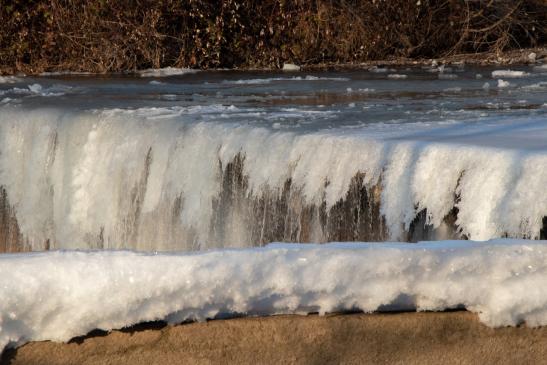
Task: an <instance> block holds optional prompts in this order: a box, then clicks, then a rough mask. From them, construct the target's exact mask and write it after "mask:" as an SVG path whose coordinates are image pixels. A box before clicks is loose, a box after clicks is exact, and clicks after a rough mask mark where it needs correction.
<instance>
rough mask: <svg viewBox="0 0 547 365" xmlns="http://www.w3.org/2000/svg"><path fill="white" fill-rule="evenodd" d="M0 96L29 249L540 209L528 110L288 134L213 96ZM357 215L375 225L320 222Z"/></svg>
mask: <svg viewBox="0 0 547 365" xmlns="http://www.w3.org/2000/svg"><path fill="white" fill-rule="evenodd" d="M2 108H3V110H2V116H1V118H2V123H1V124H0V185H1V186H2V187H3V189H5V193H6V195H5V196H4V201H3V204H4V206H9V207H12V208H13V209H12V211H14V212H15V213H14V214H15V217H16V220H17V224H18V227H17V229H18V232H20V234H21V236H22V237H23V238H22V239H21V241H22V242H25V243H27V244H29V245H30V248H32V249H43V248H44V247H46V248H47V247H49V248H94V247H95V248H135V249H162V250H164V249H175V250H182V249H200V248H201V249H203V248H210V247H225V246H236V247H244V246H251V245H255V244H257V243H264V242H271V241H278V240H281V239H283V240H288V241H312V242H313V241H314V242H318V241H330V240H349V239H352V240H364V239H363V238H362V237H365V239H366V240H384V239H391V240H405V239H406V238H405V237H406V233H405V232H407V231H408V230H409V229H410V228H411V225H412V222H413V220H414V219H415V217H416V216H417V215H418V213H420V212H422V213H424V212H425V213H424V214H425V216H424V222H425V223H427V224H428V225H430V226H431V227H433V228H435V229H436V230H437V231H436V232H437V233H436V236H435V237H434V238H437V239H443V238H444V239H446V238H451V237H453V235H452V234H451V233H450V232H448V233H443V232H446V230H447V228H446V227H445V226H446V224H445V217H447V216H449V215H450V214H452V213H451V212H453V209H454V207H456V208H457V209H458V212H457V221H456V222H455V224H456V225H457V227H458V229H459V230H460V234H462V235H465V236H467V237H468V238H471V239H475V240H486V239H490V238H497V237H503V236H510V237H517V238H518V237H527V238H539V236H540V231H541V229H542V227H543V226H542V224H543V223H542V218H543V217H545V216H547V195H546V194H545V186H547V168H545V167H546V166H547V123H545V120H544V119H543V118H542V117H537V118H535V119H534V118H533V117H526V118H523V119H518V118H516V119H515V118H506V119H499V120H497V121H496V122H495V124H491V122H484V123H474V124H459V123H457V122H451V123H448V124H446V125H444V126H443V125H440V126H437V127H435V128H432V127H431V126H429V125H427V124H420V123H414V124H413V123H407V124H403V125H399V126H398V127H397V128H392V127H391V126H389V125H383V124H371V125H369V126H368V127H363V128H361V129H360V130H353V129H349V130H343V129H342V130H333V131H329V130H325V131H316V132H310V133H304V134H301V133H296V132H291V131H284V130H275V129H274V130H272V129H266V128H260V127H255V126H246V125H240V124H230V123H216V122H215V123H213V122H211V123H210V122H207V121H206V119H205V120H204V119H203V118H205V117H206V116H207V115H209V114H208V113H210V112H212V111H215V112H216V113H220V115H221V116H222V115H223V114H226V115H228V116H229V115H238V113H240V110H239V109H238V108H236V107H233V106H223V105H210V106H207V107H202V106H195V107H170V108H139V109H125V110H122V109H112V110H102V111H95V112H79V111H67V110H60V109H51V108H43V109H39V108H38V109H33V110H27V109H21V108H20V107H18V106H9V105H8V106H3V107H2ZM291 110H292V109H287V111H282V113H296V111H294V110H292V111H291ZM230 113H232V114H230ZM196 115H200V116H201V118H202V119H201V121H197V122H194V121H193V118H195V116H196ZM217 115H218V114H217ZM287 184H289V185H287ZM361 187H362V188H363V189H366V193H361V192H360V191H361V190H355V189H361ZM352 189H353V190H352ZM349 191H356V192H355V194H358V195H355V194H354V195H348V194H349ZM352 194H353V193H352ZM363 194H365V195H363ZM6 199H7V200H6ZM351 199H354V200H352V201H351ZM362 199H366V200H365V201H364V203H363V200H362ZM344 201H350V203H351V204H354V205H355V206H359V204H368V205H366V206H365V207H364V208H362V209H364V211H362V212H361V213H359V214H360V216H359V217H355V216H353V214H354V213H352V212H353V211H352V210H343V209H346V208H344V205H343V204H345V203H344ZM341 204H342V205H341ZM374 204H378V208H377V209H379V211H375V210H374V209H376V208H375V205H374ZM314 207H316V208H314ZM341 209H342V210H341ZM347 209H353V208H347ZM321 212H325V213H321ZM344 212H347V213H344ZM10 214H11V213H10ZM322 214H327V216H326V218H322V217H324V216H322ZM340 214H342V215H340ZM343 214H349V216H344V215H343ZM380 214H381V215H382V216H383V218H381V219H380ZM374 217H376V218H377V220H376V221H373V220H372V219H373V218H374ZM331 218H332V219H331ZM357 218H359V219H361V220H363V219H364V220H365V223H366V224H372V225H374V224H376V225H377V226H381V227H380V228H378V229H383V228H382V227H385V229H386V230H387V233H386V236H383V235H382V234H381V233H379V234H377V235H368V236H367V235H364V236H363V235H361V236H359V235H357V236H348V235H338V234H332V235H331V234H330V233H329V232H330V231H329V230H331V231H332V232H338V231H339V228H337V227H342V226H340V224H347V223H348V222H349V223H351V222H352V220H353V219H357ZM369 218H370V219H369ZM6 219H8V218H6ZM10 219H11V218H10ZM306 219H307V220H306ZM321 219H327V221H326V222H324V221H321ZM367 219H369V220H368V221H367ZM264 222H267V223H268V222H269V223H268V224H266V223H264ZM304 222H307V223H306V224H307V226H304ZM367 222H368V223H367ZM352 227H353V226H352ZM352 227H349V229H350V230H353V229H358V227H353V228H352ZM365 228H366V227H365ZM365 228H363V229H365ZM373 228H374V227H373ZM376 228H377V227H376ZM340 229H344V227H342V228H340ZM359 229H360V228H359ZM349 233H351V232H349ZM420 237H423V236H418V237H417V239H420ZM426 237H428V236H426Z"/></svg>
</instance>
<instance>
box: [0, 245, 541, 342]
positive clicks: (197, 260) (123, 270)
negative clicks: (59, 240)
mask: <svg viewBox="0 0 547 365" xmlns="http://www.w3.org/2000/svg"><path fill="white" fill-rule="evenodd" d="M546 278H547V241H526V240H496V241H490V242H483V243H479V242H471V241H445V242H424V243H419V244H415V245H409V244H396V243H379V244H368V243H343V244H327V245H296V244H294V245H291V244H274V245H270V246H267V247H266V248H255V249H245V250H218V251H210V252H205V253H193V254H189V253H186V254H181V253H179V254H157V253H136V252H128V251H102V252H100V251H95V252H77V251H76V252H75V251H68V252H63V251H58V252H55V251H53V252H42V253H33V254H13V255H6V254H5V255H0V297H1V298H2V300H1V301H0V348H4V347H5V346H17V345H21V344H23V343H25V342H27V341H36V340H54V341H67V340H69V339H71V338H72V337H74V336H78V335H84V334H86V333H88V332H89V331H91V330H93V329H95V328H98V329H103V330H110V329H113V328H121V327H124V326H128V325H132V324H135V323H138V322H142V321H152V320H160V319H164V320H167V321H168V322H170V323H178V322H181V321H184V320H188V319H191V320H204V319H207V318H215V317H216V316H219V315H226V314H228V315H229V314H245V315H255V314H260V315H267V314H280V313H298V314H305V313H310V312H319V313H320V314H324V313H327V312H334V311H341V310H348V309H352V310H354V309H360V310H363V311H365V312H371V311H377V310H386V309H404V308H406V309H409V308H416V309H417V310H434V311H438V310H444V309H447V308H454V307H459V306H464V307H465V308H467V309H468V310H470V311H473V312H475V313H478V314H479V318H480V320H481V321H482V322H483V323H485V324H486V325H488V326H493V327H497V326H505V325H517V324H519V323H522V322H523V321H524V322H526V324H527V325H530V326H539V325H545V324H547V290H546V289H545V286H546V280H547V279H546Z"/></svg>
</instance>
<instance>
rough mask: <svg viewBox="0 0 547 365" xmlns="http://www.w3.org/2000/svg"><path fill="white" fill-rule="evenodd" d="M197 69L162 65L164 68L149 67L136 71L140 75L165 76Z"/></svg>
mask: <svg viewBox="0 0 547 365" xmlns="http://www.w3.org/2000/svg"><path fill="white" fill-rule="evenodd" d="M196 72H198V70H194V69H190V68H177V67H164V68H149V69H146V70H142V71H138V72H137V73H138V74H139V75H140V76H141V77H165V76H177V75H185V74H189V73H196Z"/></svg>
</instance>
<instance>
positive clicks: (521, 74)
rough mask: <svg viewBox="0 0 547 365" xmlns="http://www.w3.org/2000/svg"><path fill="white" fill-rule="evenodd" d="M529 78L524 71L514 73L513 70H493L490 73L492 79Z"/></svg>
mask: <svg viewBox="0 0 547 365" xmlns="http://www.w3.org/2000/svg"><path fill="white" fill-rule="evenodd" d="M526 76H530V74H529V73H528V72H525V71H514V70H495V71H492V77H493V78H501V77H506V78H519V77H526Z"/></svg>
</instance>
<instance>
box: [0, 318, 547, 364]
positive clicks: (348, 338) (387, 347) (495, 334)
mask: <svg viewBox="0 0 547 365" xmlns="http://www.w3.org/2000/svg"><path fill="white" fill-rule="evenodd" d="M546 341H547V327H544V328H537V329H532V328H527V327H524V326H522V327H517V328H499V329H491V328H488V327H486V326H484V325H482V324H481V323H480V322H479V321H478V318H477V316H476V315H474V314H472V313H469V312H465V311H461V312H443V313H396V314H345V315H331V316H324V317H320V316H317V315H311V316H275V317H265V318H239V319H230V320H215V321H210V322H207V323H192V324H184V325H179V326H165V325H162V324H153V325H147V326H146V325H145V326H137V327H133V328H131V329H128V330H124V331H113V332H112V333H110V334H105V333H96V334H95V335H91V336H87V337H84V338H80V339H76V340H73V341H72V342H71V343H69V344H61V343H53V342H34V343H29V344H27V345H25V346H22V347H20V348H19V349H18V350H16V351H8V352H7V353H5V354H4V357H3V359H2V364H14V365H15V364H25V365H38V364H48V365H50V364H51V365H61V364H133V365H138V364H146V365H151V364H162V365H166V364H209V363H238V364H275V363H277V364H279V363H284V364H287V363H307V364H324V363H351V364H357V363H359V364H362V363H371V364H372V363H374V364H381V363H389V364H398V363H405V364H439V363H458V364H471V363H473V364H477V363H481V364H494V363H496V364H510V363H518V364H524V363H541V362H544V361H545V359H546V358H547V346H545V343H546Z"/></svg>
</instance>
